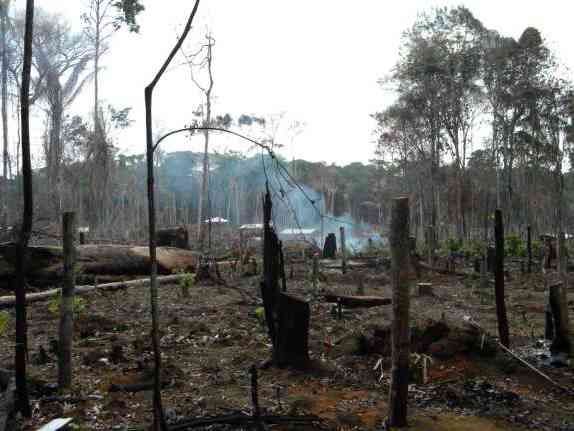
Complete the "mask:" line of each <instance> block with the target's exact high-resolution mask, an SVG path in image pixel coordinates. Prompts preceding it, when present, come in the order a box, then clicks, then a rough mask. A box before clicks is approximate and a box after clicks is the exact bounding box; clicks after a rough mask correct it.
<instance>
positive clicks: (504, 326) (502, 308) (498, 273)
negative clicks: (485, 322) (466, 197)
mask: <svg viewBox="0 0 574 431" xmlns="http://www.w3.org/2000/svg"><path fill="white" fill-rule="evenodd" d="M494 240H495V248H496V262H495V265H494V294H495V298H496V317H497V320H498V336H499V337H500V342H501V343H502V345H503V346H505V347H507V348H510V336H509V332H508V319H507V317H506V302H505V301H506V298H505V295H504V226H503V224H502V211H500V210H496V211H495V213H494Z"/></svg>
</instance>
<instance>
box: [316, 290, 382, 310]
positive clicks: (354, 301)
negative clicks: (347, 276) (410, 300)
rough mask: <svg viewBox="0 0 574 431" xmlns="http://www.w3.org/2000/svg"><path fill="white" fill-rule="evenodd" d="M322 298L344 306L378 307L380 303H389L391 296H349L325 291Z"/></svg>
mask: <svg viewBox="0 0 574 431" xmlns="http://www.w3.org/2000/svg"><path fill="white" fill-rule="evenodd" d="M323 298H324V300H325V302H332V303H334V304H340V305H342V306H343V307H346V308H369V307H379V306H381V305H390V304H391V303H392V300H391V298H383V297H381V296H350V295H336V294H334V293H326V294H325V295H323Z"/></svg>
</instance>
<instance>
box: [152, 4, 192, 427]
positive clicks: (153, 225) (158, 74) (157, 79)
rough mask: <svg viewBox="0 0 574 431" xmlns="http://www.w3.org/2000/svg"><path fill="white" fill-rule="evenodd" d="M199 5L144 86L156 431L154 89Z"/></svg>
mask: <svg viewBox="0 0 574 431" xmlns="http://www.w3.org/2000/svg"><path fill="white" fill-rule="evenodd" d="M198 7H199V0H196V2H195V5H194V7H193V10H192V11H191V14H190V15H189V18H188V20H187V23H186V25H185V28H184V30H183V33H182V34H181V36H180V37H179V38H178V40H177V42H176V44H175V46H174V47H173V49H172V50H171V52H170V53H169V55H168V57H167V59H166V60H165V62H164V63H163V65H162V66H161V68H160V69H159V71H158V72H157V74H156V75H155V77H154V78H153V80H152V81H151V83H150V84H149V85H148V86H147V87H146V88H145V112H146V160H147V197H148V217H149V226H148V228H149V256H150V261H151V271H150V302H151V313H152V345H153V352H154V365H155V366H154V387H153V393H154V397H153V413H154V425H153V429H154V431H157V430H161V431H167V424H166V422H165V417H164V415H163V407H162V402H161V351H160V346H159V313H158V303H157V252H156V226H155V225H156V217H155V216H156V214H155V198H154V152H155V149H156V144H154V140H153V111H152V101H153V90H154V88H155V86H156V85H157V83H158V82H159V80H160V79H161V77H162V76H163V74H164V73H165V70H166V69H167V68H168V66H169V64H170V63H171V61H172V60H173V58H174V57H175V55H176V54H177V52H178V51H179V49H180V48H181V45H182V44H183V41H184V40H185V38H186V37H187V35H188V33H189V31H190V30H191V24H192V23H193V18H194V17H195V14H196V12H197V8H198Z"/></svg>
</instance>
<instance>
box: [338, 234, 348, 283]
mask: <svg viewBox="0 0 574 431" xmlns="http://www.w3.org/2000/svg"><path fill="white" fill-rule="evenodd" d="M339 233H340V235H341V271H342V272H343V274H346V273H347V249H346V248H345V228H344V227H343V226H341V227H340V228H339Z"/></svg>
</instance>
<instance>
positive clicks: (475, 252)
mask: <svg viewBox="0 0 574 431" xmlns="http://www.w3.org/2000/svg"><path fill="white" fill-rule="evenodd" d="M461 251H462V252H463V253H464V254H465V255H467V256H470V257H478V256H482V255H483V254H484V253H485V252H486V243H485V242H484V241H483V240H481V239H471V240H470V241H467V242H465V243H464V245H463V247H462V249H461Z"/></svg>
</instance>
